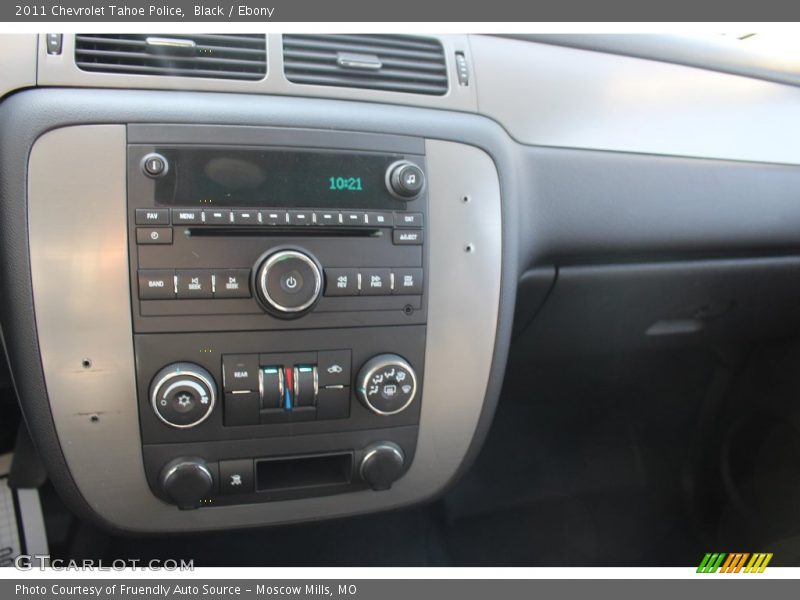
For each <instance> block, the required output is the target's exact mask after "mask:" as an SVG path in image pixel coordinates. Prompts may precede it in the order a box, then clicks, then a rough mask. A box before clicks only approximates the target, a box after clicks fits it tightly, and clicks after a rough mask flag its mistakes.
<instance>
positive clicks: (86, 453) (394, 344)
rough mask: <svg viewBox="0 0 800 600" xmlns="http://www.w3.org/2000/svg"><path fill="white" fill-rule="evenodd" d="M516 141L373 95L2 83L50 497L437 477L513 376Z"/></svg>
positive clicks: (26, 386) (92, 501)
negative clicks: (509, 366) (12, 88)
mask: <svg viewBox="0 0 800 600" xmlns="http://www.w3.org/2000/svg"><path fill="white" fill-rule="evenodd" d="M508 141H509V139H508V137H507V135H506V134H505V132H504V131H503V130H502V128H500V127H499V126H498V125H497V124H495V123H493V122H492V121H490V120H488V119H485V118H483V117H480V116H478V115H474V114H467V113H457V112H448V111H445V110H431V109H422V108H411V107H403V106H389V105H382V104H378V103H371V104H370V103H366V102H345V101H335V102H334V101H331V100H322V99H312V98H295V97H288V96H287V97H267V96H259V97H253V96H250V95H247V94H212V93H203V92H165V91H161V92H159V91H144V90H101V89H47V90H31V91H20V92H19V93H17V94H14V95H13V96H11V97H9V98H7V99H6V100H4V101H3V102H2V103H1V104H0V147H2V148H3V153H2V154H1V155H0V182H2V183H1V184H0V193H2V200H3V201H2V203H0V211H1V212H0V227H2V229H3V235H2V236H0V246H1V247H2V255H0V256H2V260H1V261H0V266H2V272H0V277H2V279H3V281H4V286H2V288H1V289H0V303H2V309H3V311H2V313H3V314H4V315H12V316H13V318H10V319H7V320H5V321H4V322H3V336H4V341H5V344H6V347H7V352H8V357H9V361H10V363H11V366H12V368H13V371H14V373H15V385H16V387H17V391H18V393H19V395H20V399H21V405H22V408H23V411H24V412H25V417H26V422H27V423H28V426H29V428H30V431H31V435H32V437H33V438H34V441H35V442H36V445H37V449H38V450H39V452H40V454H41V456H42V459H43V461H44V463H45V465H46V467H47V470H48V475H49V477H50V479H51V481H52V482H53V484H54V485H55V486H56V488H57V489H58V493H59V496H60V497H62V498H63V499H64V500H65V502H67V504H68V505H69V507H70V509H71V510H73V511H74V512H76V513H77V514H79V515H80V516H81V517H83V518H85V519H89V520H93V521H94V522H96V523H98V524H99V525H101V526H104V527H110V528H114V529H118V530H124V531H132V532H162V533H163V532H171V531H175V532H179V531H184V532H189V531H199V530H211V529H229V528H236V527H253V526H263V525H270V524H282V523H291V522H297V521H308V520H315V519H323V518H332V517H342V516H348V515H355V514H360V513H366V512H371V511H380V510H388V509H397V508H402V507H405V506H409V505H412V504H415V503H418V502H421V501H425V500H429V499H431V498H434V497H436V496H437V495H438V494H441V493H442V492H443V491H444V490H445V489H447V487H448V486H449V485H450V484H451V483H452V482H454V481H456V480H457V478H458V476H459V475H460V474H461V473H462V472H463V471H464V469H466V468H467V467H468V465H469V464H470V462H471V460H472V459H473V458H474V456H475V455H476V453H477V451H478V449H479V448H480V446H481V442H482V439H483V436H484V435H485V434H486V431H487V429H488V426H489V423H490V421H491V416H492V413H493V408H494V403H495V402H496V399H497V396H498V394H499V391H500V384H501V382H502V377H503V370H504V361H505V356H506V352H507V349H508V341H509V338H510V332H511V320H512V314H513V299H514V289H513V285H514V282H515V281H516V279H517V275H518V274H517V273H516V262H515V260H516V254H515V247H514V239H515V238H514V236H513V235H505V234H504V232H505V231H514V229H513V223H514V212H513V205H509V206H506V205H505V204H504V203H503V202H501V195H500V190H501V185H502V186H503V190H504V193H508V194H512V195H513V194H514V179H513V177H512V175H513V173H514V166H513V165H514V163H513V157H512V156H511V155H510V154H509V152H508Z"/></svg>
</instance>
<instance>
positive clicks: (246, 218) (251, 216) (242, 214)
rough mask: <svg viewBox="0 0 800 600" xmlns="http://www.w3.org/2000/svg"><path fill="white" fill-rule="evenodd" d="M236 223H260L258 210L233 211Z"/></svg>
mask: <svg viewBox="0 0 800 600" xmlns="http://www.w3.org/2000/svg"><path fill="white" fill-rule="evenodd" d="M232 214H233V223H234V225H258V223H259V221H258V211H257V210H234V211H233V213H232Z"/></svg>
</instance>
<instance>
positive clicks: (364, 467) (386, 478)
mask: <svg viewBox="0 0 800 600" xmlns="http://www.w3.org/2000/svg"><path fill="white" fill-rule="evenodd" d="M404 465H405V456H404V455H403V450H402V449H401V448H400V446H398V445H397V444H395V443H393V442H378V443H377V444H372V445H370V446H368V447H367V448H365V449H364V458H363V459H362V460H361V467H360V468H359V472H360V474H361V479H363V480H364V481H366V482H367V483H368V484H369V485H370V487H371V488H372V489H373V490H388V489H389V488H390V487H392V484H393V483H394V482H395V481H397V480H398V479H399V478H400V475H402V474H403V467H404Z"/></svg>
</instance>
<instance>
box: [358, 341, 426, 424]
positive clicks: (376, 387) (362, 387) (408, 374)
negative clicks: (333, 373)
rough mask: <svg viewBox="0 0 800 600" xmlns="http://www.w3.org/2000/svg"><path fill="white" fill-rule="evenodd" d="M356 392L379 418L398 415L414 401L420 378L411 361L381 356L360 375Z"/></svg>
mask: <svg viewBox="0 0 800 600" xmlns="http://www.w3.org/2000/svg"><path fill="white" fill-rule="evenodd" d="M356 381H357V382H358V387H357V389H356V391H357V392H358V396H359V398H360V399H361V402H362V403H363V404H364V406H366V407H367V408H368V409H370V410H371V411H372V412H374V413H376V414H379V415H396V414H397V413H399V412H402V411H404V410H405V409H406V408H408V407H409V406H410V405H411V403H412V402H413V401H414V397H415V396H416V394H417V376H416V374H415V373H414V369H412V368H411V365H410V364H408V362H407V361H406V360H405V359H404V358H402V357H400V356H397V355H396V354H379V355H378V356H375V357H373V358H371V359H370V360H368V361H367V362H366V363H364V366H363V367H361V370H360V371H359V372H358V379H357V380H356Z"/></svg>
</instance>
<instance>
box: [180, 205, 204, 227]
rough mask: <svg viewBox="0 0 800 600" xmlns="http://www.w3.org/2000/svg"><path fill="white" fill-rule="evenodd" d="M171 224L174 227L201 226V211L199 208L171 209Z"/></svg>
mask: <svg viewBox="0 0 800 600" xmlns="http://www.w3.org/2000/svg"><path fill="white" fill-rule="evenodd" d="M172 222H173V223H175V225H202V224H203V211H202V210H200V209H199V208H173V209H172Z"/></svg>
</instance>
